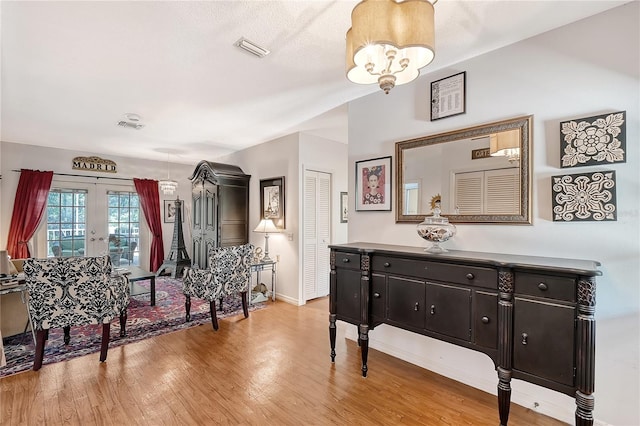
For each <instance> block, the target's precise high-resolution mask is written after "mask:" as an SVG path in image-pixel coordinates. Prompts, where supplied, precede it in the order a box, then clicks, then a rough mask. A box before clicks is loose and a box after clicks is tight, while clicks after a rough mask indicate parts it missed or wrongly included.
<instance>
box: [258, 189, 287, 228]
mask: <svg viewBox="0 0 640 426" xmlns="http://www.w3.org/2000/svg"><path fill="white" fill-rule="evenodd" d="M260 219H271V220H273V224H274V225H276V227H277V228H278V229H285V226H286V223H285V215H284V176H280V177H274V178H269V179H261V180H260Z"/></svg>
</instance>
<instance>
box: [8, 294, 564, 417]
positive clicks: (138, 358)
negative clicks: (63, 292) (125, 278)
mask: <svg viewBox="0 0 640 426" xmlns="http://www.w3.org/2000/svg"><path fill="white" fill-rule="evenodd" d="M328 316H329V314H328V302H327V300H326V299H321V300H318V301H315V302H312V303H309V304H307V305H306V306H303V307H296V306H292V305H289V304H287V303H284V302H276V303H270V304H269V307H268V308H267V309H262V310H260V311H256V312H252V313H251V316H250V317H249V318H248V319H244V318H242V317H241V316H240V317H234V318H230V319H224V320H220V330H219V331H218V332H214V331H213V329H212V328H211V326H210V325H203V326H199V327H194V328H191V329H188V330H184V331H180V332H176V333H172V334H166V335H163V336H158V337H155V338H152V339H147V340H144V341H142V342H138V343H133V344H129V345H126V346H122V347H117V348H113V349H110V350H109V354H108V359H107V362H105V363H102V364H101V363H100V362H99V361H98V356H99V355H98V354H97V353H96V354H92V355H88V356H85V357H81V358H76V359H73V360H71V361H68V362H61V363H57V364H52V365H45V366H43V367H42V369H41V370H40V371H38V372H33V371H28V372H25V373H21V374H17V375H14V376H10V377H7V378H4V379H1V380H0V390H1V392H0V424H2V425H5V426H8V425H18V424H31V425H36V424H38V425H40V424H48V425H58V424H63V423H64V424H70V425H91V424H104V425H125V424H126V425H134V424H140V425H163V424H166V425H174V424H175V425H189V424H232V425H235V424H246V425H330V424H331V425H334V424H335V425H396V424H418V425H494V426H495V425H497V424H498V423H499V419H498V410H497V401H496V397H495V396H493V395H490V394H487V393H484V392H481V391H478V390H476V389H473V388H471V387H469V386H466V385H463V384H461V383H458V382H455V381H452V380H449V379H446V378H444V377H442V376H439V375H437V374H434V373H432V372H429V371H427V370H425V369H422V368H419V367H416V366H414V365H412V364H409V363H406V362H404V361H401V360H399V359H396V358H393V357H391V356H388V355H386V354H383V353H381V352H378V351H376V350H370V351H369V377H367V378H366V379H365V378H362V377H361V375H360V355H359V349H358V347H357V345H356V344H355V343H354V342H352V341H350V340H346V339H344V336H341V335H340V333H339V334H338V343H337V348H336V351H337V353H338V356H337V358H336V363H335V364H332V363H331V359H330V357H329V351H330V348H329V333H328V322H329V321H328ZM509 424H510V425H514V426H515V425H560V424H562V423H561V422H558V421H556V420H553V419H551V418H548V417H545V416H542V415H540V414H538V413H535V412H532V411H530V410H527V409H525V408H523V407H520V406H517V405H515V404H512V405H511V415H510V422H509Z"/></svg>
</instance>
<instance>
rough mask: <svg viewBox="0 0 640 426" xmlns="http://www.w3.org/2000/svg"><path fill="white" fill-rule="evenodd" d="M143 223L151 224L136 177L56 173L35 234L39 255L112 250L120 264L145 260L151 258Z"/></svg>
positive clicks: (65, 254) (110, 251) (101, 253)
mask: <svg viewBox="0 0 640 426" xmlns="http://www.w3.org/2000/svg"><path fill="white" fill-rule="evenodd" d="M141 226H142V227H143V228H144V229H147V226H146V222H145V221H144V215H143V213H142V210H141V209H140V205H139V199H138V195H137V193H136V192H135V187H134V185H133V182H130V181H126V183H124V184H102V183H87V182H83V181H82V179H79V180H73V179H70V178H62V179H61V178H57V177H56V176H54V180H53V182H52V183H51V190H50V192H49V196H48V199H47V208H46V211H45V218H44V220H43V221H42V224H41V225H40V227H39V229H38V233H37V236H36V245H37V253H38V256H39V257H53V256H63V257H70V256H100V255H105V254H109V256H111V259H112V263H113V264H114V265H115V266H127V265H140V260H144V259H145V258H146V257H148V251H147V250H145V247H146V246H147V245H148V242H146V241H141V238H143V239H144V235H141V233H140V228H141ZM144 234H146V233H144ZM141 243H142V244H141ZM143 263H144V261H143ZM141 266H142V265H141Z"/></svg>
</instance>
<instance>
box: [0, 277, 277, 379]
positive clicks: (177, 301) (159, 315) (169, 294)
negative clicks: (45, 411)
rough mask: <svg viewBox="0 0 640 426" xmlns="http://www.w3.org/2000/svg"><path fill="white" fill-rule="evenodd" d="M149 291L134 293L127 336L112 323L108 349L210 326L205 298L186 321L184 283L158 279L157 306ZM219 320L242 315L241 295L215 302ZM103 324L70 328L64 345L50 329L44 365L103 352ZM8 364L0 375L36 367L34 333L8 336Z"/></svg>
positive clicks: (193, 305) (255, 306) (197, 302)
mask: <svg viewBox="0 0 640 426" xmlns="http://www.w3.org/2000/svg"><path fill="white" fill-rule="evenodd" d="M135 284H137V285H139V286H140V287H144V288H146V289H149V287H150V282H149V281H148V280H147V281H138V282H136V283H135ZM149 301H150V293H147V294H141V295H139V296H131V302H130V303H129V309H128V311H127V313H128V319H127V326H126V330H127V335H126V336H125V337H120V323H119V319H118V318H116V319H114V320H113V321H112V322H111V339H110V341H109V348H114V347H116V346H121V345H126V344H127V343H132V342H137V341H139V340H143V339H147V338H149V337H153V336H158V335H160V334H165V333H171V332H173V331H178V330H184V329H186V328H189V327H194V326H197V325H200V324H205V323H206V324H209V325H211V315H210V314H209V304H208V303H207V302H206V301H204V300H199V299H191V321H190V322H185V310H184V295H183V294H182V282H181V281H180V280H176V279H171V278H168V277H158V278H156V306H151V305H150V304H149ZM265 306H266V305H265V304H264V303H257V304H252V305H249V310H250V311H253V310H256V309H261V308H263V307H265ZM216 309H217V310H218V319H220V318H226V317H230V316H235V315H241V314H242V301H241V299H240V297H239V296H237V297H227V298H225V299H224V301H223V306H222V311H221V310H220V306H219V303H216ZM101 330H102V327H101V326H99V325H87V326H82V327H72V328H71V342H70V343H69V345H68V346H65V344H64V341H63V332H62V329H51V330H50V331H49V340H47V342H46V344H45V352H44V360H43V364H45V365H46V364H53V363H54V362H59V361H65V360H68V359H71V358H76V357H79V356H83V355H87V354H91V353H94V352H100V340H101ZM3 342H4V351H5V355H6V358H7V365H6V366H5V367H3V368H0V377H5V376H9V375H11V374H15V373H19V372H21V371H26V370H29V369H31V368H33V357H34V351H35V344H34V342H33V338H32V336H31V332H30V331H29V332H27V333H25V334H18V335H15V336H10V337H7V338H5V339H4V340H3Z"/></svg>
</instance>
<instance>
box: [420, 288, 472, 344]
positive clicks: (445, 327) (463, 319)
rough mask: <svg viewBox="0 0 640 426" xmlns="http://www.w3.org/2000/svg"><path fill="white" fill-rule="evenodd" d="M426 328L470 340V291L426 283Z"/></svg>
mask: <svg viewBox="0 0 640 426" xmlns="http://www.w3.org/2000/svg"><path fill="white" fill-rule="evenodd" d="M426 290H427V300H426V302H427V306H426V308H427V309H426V311H427V322H426V328H427V329H428V330H431V331H435V332H436V333H440V334H444V335H447V336H451V337H456V338H458V339H462V340H469V339H470V338H471V290H470V289H468V288H461V287H453V286H448V285H443V284H434V283H427V287H426Z"/></svg>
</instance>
